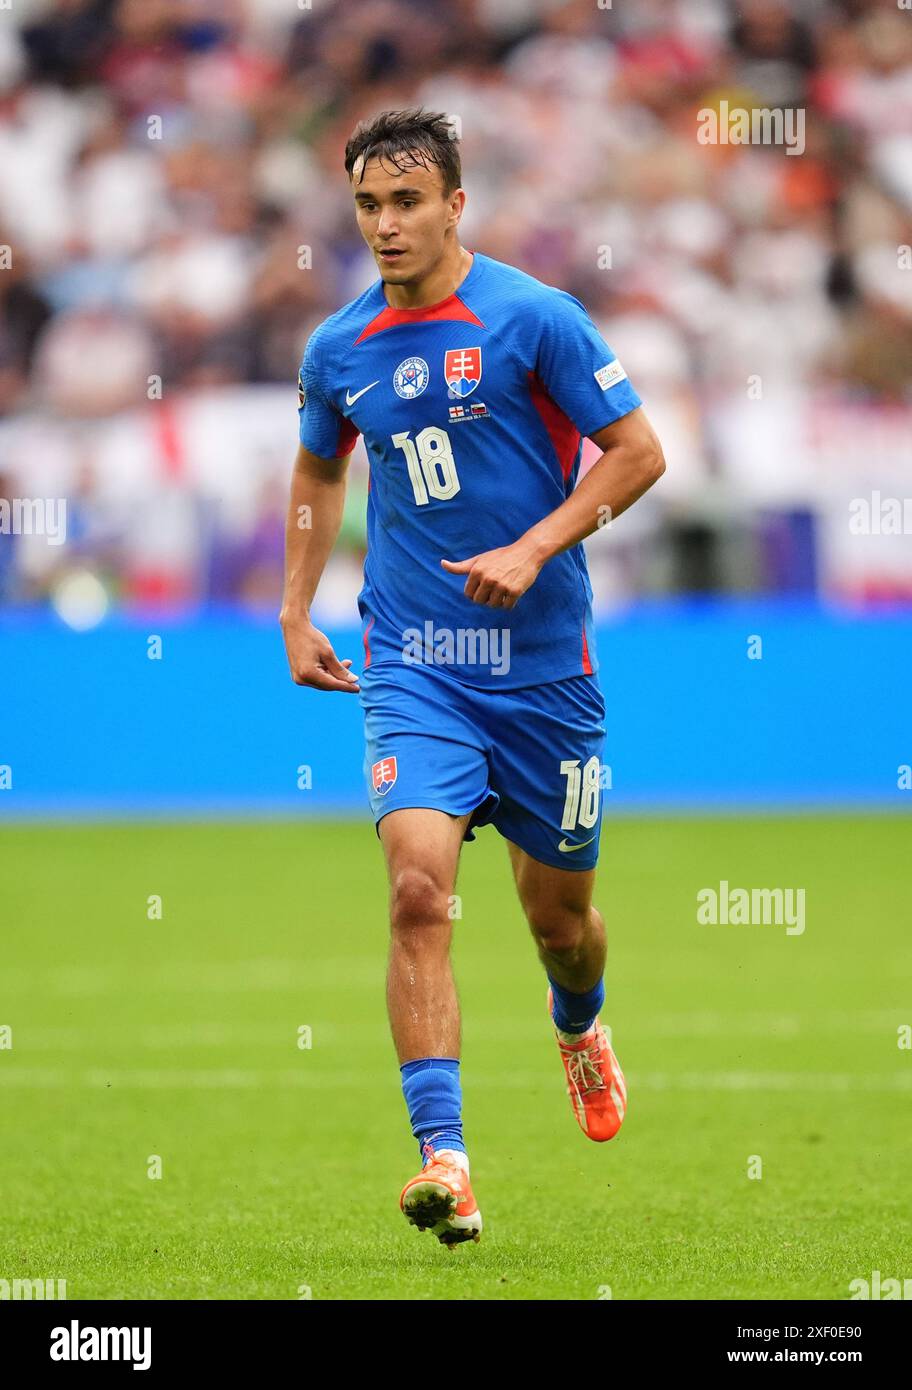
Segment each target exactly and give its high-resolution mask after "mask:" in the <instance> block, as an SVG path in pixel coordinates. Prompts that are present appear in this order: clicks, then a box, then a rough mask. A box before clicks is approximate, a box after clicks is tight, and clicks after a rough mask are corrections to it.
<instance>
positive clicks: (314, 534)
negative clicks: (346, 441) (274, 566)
mask: <svg viewBox="0 0 912 1390" xmlns="http://www.w3.org/2000/svg"><path fill="white" fill-rule="evenodd" d="M350 458H351V454H348V455H347V456H346V457H345V458H333V459H326V458H320V457H319V456H318V455H317V454H314V453H311V451H310V450H309V449H306V448H305V447H304V445H303V444H300V445H299V446H298V453H297V457H296V459H295V464H294V472H293V474H292V479H291V499H290V501H289V505H288V521H287V523H286V526H285V592H284V595H283V598H282V611H281V613H280V614H279V622H280V623H281V625H282V634H283V636H284V638H285V652H286V654H287V656H288V665H289V667H290V668H291V677H292V680H293V681H294V682H295V684H296V685H311V686H313V687H314V688H315V689H316V690H346V691H352V692H354V693H355V694H357V692H358V678H357V676H356V675H355V674H354V673H353V672H352V671H350V670H348V667H349V666H351V660H350V659H346V660H345V661H339V659H338V658H337V656H336V654H335V652H334V651H333V649H332V643H331V642H330V640H329V638H328V637H327V636H326V635H325V633H323V632H321V631H320V630H319V628H316V627H314V625H313V623H312V622H311V620H310V605H311V604H312V602H313V597H314V594H315V593H316V592H317V585H318V584H319V582H320V577H321V575H322V574H323V571H324V569H325V568H326V562H327V560H328V559H329V557H330V554H331V552H332V548H333V546H334V545H335V543H336V537H337V536H338V534H339V527H340V526H341V524H342V510H343V508H344V506H345V484H346V476H347V473H348V464H349V459H350Z"/></svg>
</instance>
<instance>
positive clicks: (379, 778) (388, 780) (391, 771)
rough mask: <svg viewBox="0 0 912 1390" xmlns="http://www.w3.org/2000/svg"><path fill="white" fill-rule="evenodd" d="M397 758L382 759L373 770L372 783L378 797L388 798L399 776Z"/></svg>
mask: <svg viewBox="0 0 912 1390" xmlns="http://www.w3.org/2000/svg"><path fill="white" fill-rule="evenodd" d="M398 771H399V770H398V768H397V767H396V759H395V758H381V759H380V761H379V763H374V765H373V767H372V768H371V781H372V782H373V784H374V791H375V792H376V793H377V795H378V796H386V793H387V792H388V791H389V789H390V787H391V786H392V785H393V783H394V782H395V780H396V778H397V776H398Z"/></svg>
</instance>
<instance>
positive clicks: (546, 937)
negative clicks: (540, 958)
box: [526, 904, 588, 956]
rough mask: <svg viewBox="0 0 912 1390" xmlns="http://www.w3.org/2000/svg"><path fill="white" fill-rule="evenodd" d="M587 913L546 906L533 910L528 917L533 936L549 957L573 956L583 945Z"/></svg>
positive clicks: (528, 913)
mask: <svg viewBox="0 0 912 1390" xmlns="http://www.w3.org/2000/svg"><path fill="white" fill-rule="evenodd" d="M587 915H588V913H587V911H581V910H576V909H573V908H567V907H555V906H553V905H551V906H549V905H547V904H544V905H542V906H536V907H533V908H531V909H530V910H529V911H528V912H527V914H526V916H527V918H528V922H529V926H530V928H531V930H532V935H533V936H534V937H535V939H536V941H537V942H538V944H539V946H540V947H541V949H542V950H543V951H546V952H547V953H548V955H552V956H559V955H572V954H573V953H574V952H575V951H578V950H579V948H580V946H581V945H582V944H583V938H584V937H585V934H586V919H587Z"/></svg>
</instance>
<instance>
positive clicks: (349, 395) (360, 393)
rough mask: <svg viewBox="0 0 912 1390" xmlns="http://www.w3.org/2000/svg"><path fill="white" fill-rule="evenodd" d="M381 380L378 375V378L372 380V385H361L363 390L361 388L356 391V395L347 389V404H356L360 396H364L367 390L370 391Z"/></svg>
mask: <svg viewBox="0 0 912 1390" xmlns="http://www.w3.org/2000/svg"><path fill="white" fill-rule="evenodd" d="M379 381H380V378H379V377H377V380H376V381H372V382H371V384H370V386H362V387H361V390H360V391H356V392H355V394H354V395H352V393H351V392H350V391H346V393H345V404H346V405H354V403H355V401H356V400H358V399H359V397H361V396H363V395H364V393H365V391H369V390H370V389H371V387H373V386H377V385H378V384H379Z"/></svg>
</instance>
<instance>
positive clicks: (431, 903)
mask: <svg viewBox="0 0 912 1390" xmlns="http://www.w3.org/2000/svg"><path fill="white" fill-rule="evenodd" d="M448 905H449V899H448V897H447V895H446V893H445V892H444V891H443V888H442V886H441V885H440V884H439V883H438V882H437V880H436V879H435V877H434V875H433V874H431V873H429V872H428V871H427V870H426V869H421V868H418V867H417V866H414V865H410V866H409V867H408V868H404V869H398V870H397V871H396V873H395V874H394V876H393V880H392V884H391V890H390V924H391V926H392V928H393V930H394V931H396V930H399V931H402V930H406V931H407V930H410V929H413V928H415V927H425V926H435V925H437V924H439V923H440V922H445V921H446V920H447V908H448Z"/></svg>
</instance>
